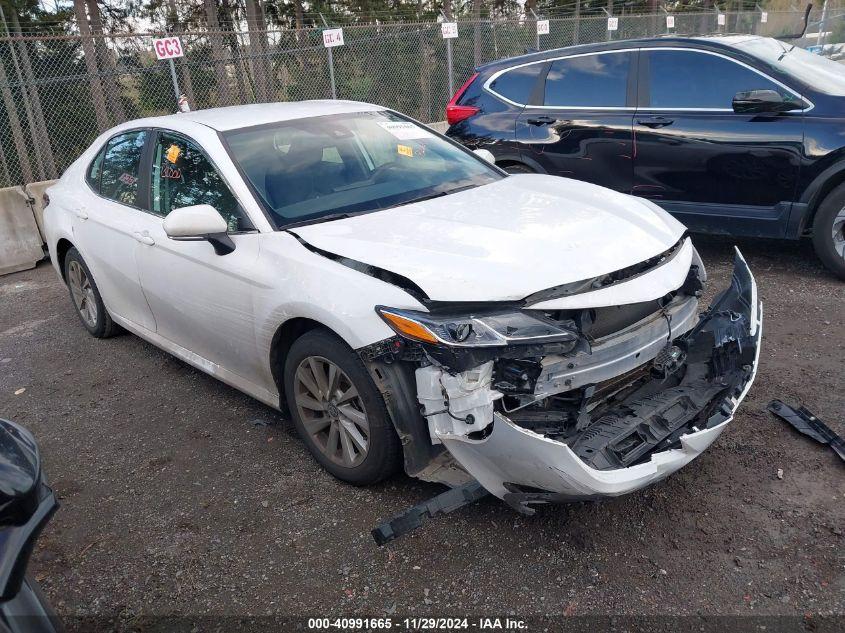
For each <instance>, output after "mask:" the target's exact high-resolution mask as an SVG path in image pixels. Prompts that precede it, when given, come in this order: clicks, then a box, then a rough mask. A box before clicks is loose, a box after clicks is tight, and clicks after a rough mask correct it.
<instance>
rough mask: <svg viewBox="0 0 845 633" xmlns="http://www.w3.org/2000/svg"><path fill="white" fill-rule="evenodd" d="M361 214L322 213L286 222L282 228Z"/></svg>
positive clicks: (342, 218) (284, 229)
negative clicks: (318, 215)
mask: <svg viewBox="0 0 845 633" xmlns="http://www.w3.org/2000/svg"><path fill="white" fill-rule="evenodd" d="M355 215H359V214H358V213H329V214H328V215H321V216H320V217H319V218H311V219H310V220H299V221H298V222H291V223H290V224H284V225H282V226H281V227H280V228H281V229H282V230H283V231H287V230H288V229H292V228H294V227H297V226H305V225H306V224H321V223H323V222H331V221H332V220H345V219H346V218H351V217H352V216H355Z"/></svg>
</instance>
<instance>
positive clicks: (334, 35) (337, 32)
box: [323, 29, 343, 48]
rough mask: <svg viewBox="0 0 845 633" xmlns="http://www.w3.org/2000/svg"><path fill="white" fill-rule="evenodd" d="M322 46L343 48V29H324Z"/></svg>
mask: <svg viewBox="0 0 845 633" xmlns="http://www.w3.org/2000/svg"><path fill="white" fill-rule="evenodd" d="M323 46H325V47H326V48H332V47H333V46H343V29H326V30H325V31H323Z"/></svg>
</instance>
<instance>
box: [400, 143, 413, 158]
mask: <svg viewBox="0 0 845 633" xmlns="http://www.w3.org/2000/svg"><path fill="white" fill-rule="evenodd" d="M396 151H397V152H399V153H400V154H401V155H402V156H410V157H411V158H413V157H414V148H413V147H410V146H408V145H397V146H396Z"/></svg>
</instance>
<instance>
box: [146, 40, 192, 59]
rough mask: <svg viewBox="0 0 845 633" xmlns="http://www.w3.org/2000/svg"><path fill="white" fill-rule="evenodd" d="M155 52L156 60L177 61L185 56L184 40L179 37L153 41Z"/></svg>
mask: <svg viewBox="0 0 845 633" xmlns="http://www.w3.org/2000/svg"><path fill="white" fill-rule="evenodd" d="M153 51H154V52H155V54H156V59H159V60H162V59H176V58H177V57H184V56H185V49H183V48H182V40H180V39H179V38H178V37H160V38H158V39H155V40H153Z"/></svg>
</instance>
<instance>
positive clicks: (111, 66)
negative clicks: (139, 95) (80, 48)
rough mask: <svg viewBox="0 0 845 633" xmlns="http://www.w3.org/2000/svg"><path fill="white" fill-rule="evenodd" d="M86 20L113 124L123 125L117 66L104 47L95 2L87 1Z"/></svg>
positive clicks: (98, 11) (98, 12)
mask: <svg viewBox="0 0 845 633" xmlns="http://www.w3.org/2000/svg"><path fill="white" fill-rule="evenodd" d="M87 5H88V20H89V22H90V24H91V34H92V35H93V37H94V50H95V51H96V55H97V61H98V62H99V64H100V70H101V71H103V72H104V73H105V74H104V76H103V84H104V85H105V88H106V97H107V99H108V102H109V106H110V107H111V112H112V116H113V117H114V122H115V123H123V122H124V121H125V120H126V113H125V112H124V111H123V101H122V99H121V95H120V84H119V83H118V76H117V65H116V64H115V62H114V56H113V55H112V53H111V51H110V50H109V48H108V46H107V45H106V38H105V33H104V31H103V18H102V16H101V15H100V7H99V5H98V4H97V0H87Z"/></svg>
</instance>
